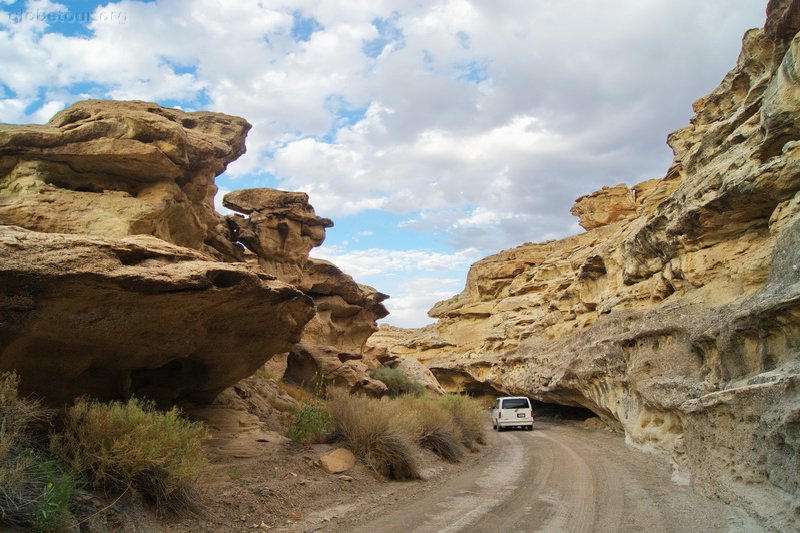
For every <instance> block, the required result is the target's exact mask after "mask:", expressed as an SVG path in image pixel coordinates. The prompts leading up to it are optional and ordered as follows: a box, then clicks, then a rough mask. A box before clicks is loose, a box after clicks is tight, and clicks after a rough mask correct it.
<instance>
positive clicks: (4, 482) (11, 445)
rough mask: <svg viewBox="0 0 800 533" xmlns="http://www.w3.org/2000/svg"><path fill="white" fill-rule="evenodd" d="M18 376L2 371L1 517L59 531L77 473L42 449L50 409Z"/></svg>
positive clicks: (67, 519)
mask: <svg viewBox="0 0 800 533" xmlns="http://www.w3.org/2000/svg"><path fill="white" fill-rule="evenodd" d="M18 385H19V379H18V377H17V376H16V374H13V373H10V374H9V373H6V374H0V521H2V522H4V523H6V524H11V525H14V526H18V527H28V528H31V529H33V530H34V531H43V532H45V531H59V530H63V529H66V528H67V527H68V524H71V523H72V522H73V521H74V518H73V516H72V514H71V513H70V511H69V505H70V500H71V498H72V494H73V492H74V491H75V489H76V481H75V478H74V476H72V475H71V474H70V473H69V472H66V471H65V470H64V469H63V468H62V467H61V465H59V464H58V463H57V462H56V461H54V460H53V459H52V458H50V457H47V456H46V454H44V453H43V452H42V450H41V448H42V445H43V439H42V438H41V432H40V431H38V430H39V429H40V428H39V426H42V425H46V424H47V422H49V419H50V418H51V416H52V411H50V410H48V409H44V408H43V407H42V406H41V404H40V403H39V402H37V401H35V400H32V399H28V398H20V397H19V394H18V392H17V387H18Z"/></svg>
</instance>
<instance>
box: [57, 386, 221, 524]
mask: <svg viewBox="0 0 800 533" xmlns="http://www.w3.org/2000/svg"><path fill="white" fill-rule="evenodd" d="M206 437H207V432H206V429H205V426H203V425H202V424H200V423H198V422H192V421H189V420H187V419H185V418H183V417H181V416H180V413H179V412H178V410H177V409H175V408H173V409H172V410H170V411H165V412H160V411H157V410H156V408H155V406H154V404H152V403H150V402H145V401H140V400H137V399H132V400H129V401H128V402H125V403H123V402H112V403H108V404H104V403H100V402H95V401H89V400H87V399H80V400H78V401H77V402H76V403H75V405H74V406H72V407H70V408H69V409H68V410H67V414H66V417H65V422H64V431H63V434H62V435H60V436H59V437H58V438H56V439H54V441H53V450H54V452H55V453H56V454H57V455H58V456H59V457H61V458H62V459H63V460H64V461H65V462H67V463H69V464H71V465H73V467H74V468H75V470H77V471H79V472H82V473H83V474H84V475H85V476H86V478H87V480H88V481H89V483H90V485H91V486H93V487H94V488H97V489H100V490H103V491H106V492H114V493H119V492H123V491H127V490H128V489H135V490H137V491H138V492H139V493H140V494H142V495H143V496H144V497H145V498H146V499H147V500H149V501H151V502H152V503H154V504H155V506H156V509H157V510H158V511H159V512H163V511H175V512H191V511H195V510H197V509H198V507H197V505H196V504H195V501H194V496H195V495H194V492H193V482H194V481H195V479H196V478H197V475H198V474H199V473H200V472H201V471H202V469H203V468H204V467H205V466H206V465H207V463H208V460H207V458H206V455H205V452H204V451H203V448H202V442H203V440H204V439H205V438H206Z"/></svg>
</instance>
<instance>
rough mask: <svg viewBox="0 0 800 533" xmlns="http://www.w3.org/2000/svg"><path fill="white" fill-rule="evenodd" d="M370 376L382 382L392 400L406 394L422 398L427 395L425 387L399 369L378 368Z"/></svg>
mask: <svg viewBox="0 0 800 533" xmlns="http://www.w3.org/2000/svg"><path fill="white" fill-rule="evenodd" d="M369 376H370V377H371V378H373V379H377V380H378V381H382V382H383V384H384V385H386V388H387V389H388V392H387V394H388V395H389V396H390V397H392V398H396V397H398V396H402V395H404V394H411V395H414V396H421V395H423V394H424V393H425V387H424V386H423V385H422V383H420V382H419V381H417V380H416V379H414V378H412V377H411V376H409V375H407V374H406V373H404V372H403V371H402V370H398V369H397V368H386V367H384V368H378V369H375V370H373V371H371V372H370V373H369Z"/></svg>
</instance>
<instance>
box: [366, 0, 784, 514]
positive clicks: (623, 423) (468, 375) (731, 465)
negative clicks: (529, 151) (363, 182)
mask: <svg viewBox="0 0 800 533" xmlns="http://www.w3.org/2000/svg"><path fill="white" fill-rule="evenodd" d="M798 30H800V2H798V1H785V0H782V1H778V0H774V1H771V2H770V3H769V6H768V18H767V24H766V26H765V28H763V29H761V30H751V31H750V32H748V33H747V34H746V35H745V37H744V42H743V50H742V53H741V55H740V57H739V61H738V64H737V66H736V67H735V68H734V69H733V70H732V71H731V72H730V73H729V74H728V75H727V76H726V77H725V79H724V80H723V81H722V83H721V85H720V87H719V88H717V89H716V90H715V91H714V92H712V93H711V94H710V95H708V96H706V97H705V98H702V99H701V100H699V101H698V102H696V103H695V105H694V107H695V111H696V115H695V117H694V118H693V119H692V121H691V124H690V125H689V126H688V127H686V128H684V129H682V130H679V131H677V132H675V133H673V134H672V135H670V137H669V143H670V145H671V147H672V148H673V151H674V153H675V159H674V162H673V164H672V166H671V167H670V169H669V170H668V172H667V175H666V177H664V178H663V179H660V180H650V181H648V182H644V183H641V184H639V185H636V186H635V187H633V188H631V189H628V188H627V187H625V186H616V187H613V188H607V189H604V190H601V191H599V192H597V193H594V194H592V195H589V196H587V197H583V198H581V199H579V200H578V202H577V203H576V206H575V207H574V208H573V213H575V214H577V215H578V216H580V218H581V224H582V225H583V227H584V228H587V229H588V230H589V231H587V232H586V233H583V234H580V235H576V236H573V237H569V238H566V239H563V240H561V241H552V242H548V243H543V244H526V245H523V246H520V247H518V248H515V249H512V250H507V251H504V252H501V253H499V254H497V255H494V256H491V257H488V258H486V259H483V260H481V261H479V262H477V263H475V264H474V265H473V266H472V268H471V269H470V272H469V275H468V278H467V283H466V287H465V289H464V291H463V292H462V293H461V294H459V295H458V296H456V297H454V298H452V299H450V300H447V301H444V302H440V303H439V304H437V305H436V306H435V307H434V308H433V309H432V310H431V311H430V315H431V316H433V317H436V318H438V322H437V323H436V324H434V325H432V326H428V327H426V328H423V329H421V330H410V331H405V332H388V333H389V334H384V332H383V331H382V332H381V333H379V335H381V336H380V337H376V338H374V340H372V341H370V342H371V343H372V342H374V343H376V344H384V345H386V346H388V349H389V351H390V353H392V354H393V355H395V356H398V357H408V356H413V357H415V358H418V359H419V360H421V361H422V362H424V363H425V364H426V365H427V366H429V367H430V368H431V369H432V370H433V372H434V373H435V374H436V375H437V377H439V379H440V381H441V383H442V385H443V386H445V388H449V389H451V390H454V389H461V390H464V389H467V390H473V391H478V392H480V391H482V390H487V391H488V390H497V391H502V392H506V393H512V394H526V395H530V396H532V397H534V398H537V399H539V400H542V401H546V402H553V403H560V404H564V405H575V406H582V407H586V408H589V409H591V410H592V411H594V412H595V413H597V414H598V415H599V416H601V417H602V418H603V419H604V420H605V421H606V422H608V423H609V424H611V425H613V426H615V427H617V428H619V429H620V430H623V431H624V432H625V434H626V437H627V439H628V441H629V442H630V443H632V444H634V445H636V446H640V447H643V448H647V449H651V450H655V451H660V452H664V453H669V454H670V455H671V456H672V458H673V461H674V464H675V472H676V475H677V476H678V477H684V478H689V479H691V482H692V483H693V484H694V485H695V486H696V487H698V488H699V489H701V490H703V491H705V492H707V493H711V494H715V495H718V496H720V497H721V498H723V499H725V500H727V501H730V502H733V503H735V504H737V505H739V506H741V507H743V508H745V509H747V510H748V511H750V512H752V513H754V514H756V515H759V516H761V517H762V518H763V520H764V522H765V523H767V524H768V525H770V526H771V527H773V528H775V529H777V530H793V529H797V528H798V527H800V382H799V380H800V378H799V375H800V374H799V371H800V359H799V358H798V354H799V353H800V192H798V191H800V118H798V117H800V74H798V73H799V72H800V36H797V32H798Z"/></svg>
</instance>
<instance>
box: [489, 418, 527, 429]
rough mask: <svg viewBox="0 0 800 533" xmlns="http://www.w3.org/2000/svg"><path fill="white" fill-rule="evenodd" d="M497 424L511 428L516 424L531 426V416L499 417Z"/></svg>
mask: <svg viewBox="0 0 800 533" xmlns="http://www.w3.org/2000/svg"><path fill="white" fill-rule="evenodd" d="M497 425H498V426H500V427H503V428H513V427H517V426H532V425H533V418H509V419H507V420H503V419H500V420H498V421H497Z"/></svg>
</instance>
